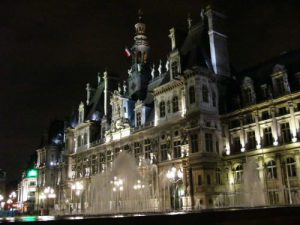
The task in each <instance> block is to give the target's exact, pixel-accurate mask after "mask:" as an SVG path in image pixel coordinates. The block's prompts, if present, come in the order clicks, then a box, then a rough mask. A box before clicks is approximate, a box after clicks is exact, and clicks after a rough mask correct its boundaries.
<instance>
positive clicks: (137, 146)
mask: <svg viewBox="0 0 300 225" xmlns="http://www.w3.org/2000/svg"><path fill="white" fill-rule="evenodd" d="M141 154H142V148H141V144H140V143H139V142H135V143H134V156H135V158H138V157H139V156H140V155H141Z"/></svg>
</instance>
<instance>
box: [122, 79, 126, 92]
mask: <svg viewBox="0 0 300 225" xmlns="http://www.w3.org/2000/svg"><path fill="white" fill-rule="evenodd" d="M126 92H127V85H126V81H125V80H124V81H123V94H125V93H126Z"/></svg>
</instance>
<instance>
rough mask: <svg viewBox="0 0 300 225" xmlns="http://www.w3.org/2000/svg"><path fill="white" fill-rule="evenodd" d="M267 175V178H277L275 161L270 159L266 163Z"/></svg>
mask: <svg viewBox="0 0 300 225" xmlns="http://www.w3.org/2000/svg"><path fill="white" fill-rule="evenodd" d="M267 177H268V179H276V178H277V170H276V162H275V161H274V160H270V161H269V162H268V163H267Z"/></svg>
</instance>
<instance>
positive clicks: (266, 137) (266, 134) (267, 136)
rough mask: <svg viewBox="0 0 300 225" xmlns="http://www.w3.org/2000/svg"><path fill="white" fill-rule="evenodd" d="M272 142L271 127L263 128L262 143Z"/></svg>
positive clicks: (266, 144) (270, 143)
mask: <svg viewBox="0 0 300 225" xmlns="http://www.w3.org/2000/svg"><path fill="white" fill-rule="evenodd" d="M272 144H273V137H272V129H271V127H266V128H264V145H265V146H270V145H272Z"/></svg>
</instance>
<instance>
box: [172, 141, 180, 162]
mask: <svg viewBox="0 0 300 225" xmlns="http://www.w3.org/2000/svg"><path fill="white" fill-rule="evenodd" d="M173 146H174V147H173V149H174V158H175V159H176V158H179V157H181V147H180V141H174V143H173Z"/></svg>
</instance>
